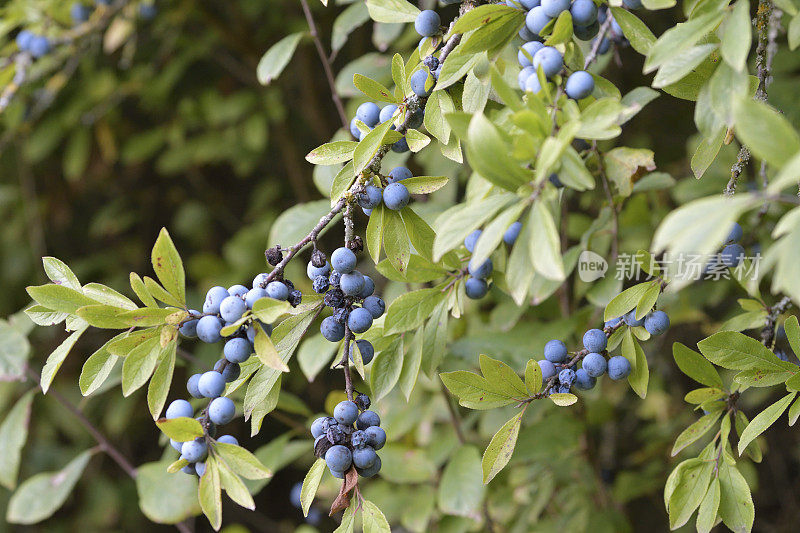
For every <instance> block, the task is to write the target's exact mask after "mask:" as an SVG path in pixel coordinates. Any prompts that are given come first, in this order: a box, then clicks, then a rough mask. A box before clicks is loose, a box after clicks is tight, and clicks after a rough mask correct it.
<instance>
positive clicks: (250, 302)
mask: <svg viewBox="0 0 800 533" xmlns="http://www.w3.org/2000/svg"><path fill="white" fill-rule="evenodd" d="M266 297H267V290H266V289H262V288H261V287H256V288H254V289H250V290H249V291H247V294H246V295H245V297H244V303H245V304H247V307H248V309H252V308H253V306H254V305H255V303H256V302H257V301H258V300H260V299H261V298H266Z"/></svg>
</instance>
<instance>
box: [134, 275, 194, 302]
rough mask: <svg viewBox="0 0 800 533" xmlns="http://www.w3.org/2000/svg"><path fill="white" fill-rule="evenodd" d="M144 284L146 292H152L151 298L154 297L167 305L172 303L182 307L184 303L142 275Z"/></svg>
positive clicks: (151, 279)
mask: <svg viewBox="0 0 800 533" xmlns="http://www.w3.org/2000/svg"><path fill="white" fill-rule="evenodd" d="M144 286H145V288H146V289H147V292H149V293H150V294H152V295H153V298H155V299H156V300H159V301H161V302H164V303H165V304H167V305H172V306H174V307H183V306H184V305H185V304H184V303H182V302H181V301H180V300H178V299H177V298H176V297H175V296H173V295H172V294H170V293H169V292H168V291H167V290H166V289H165V288H164V287H162V286H161V285H159V284H158V282H156V281H155V280H154V279H153V278H151V277H149V276H145V277H144Z"/></svg>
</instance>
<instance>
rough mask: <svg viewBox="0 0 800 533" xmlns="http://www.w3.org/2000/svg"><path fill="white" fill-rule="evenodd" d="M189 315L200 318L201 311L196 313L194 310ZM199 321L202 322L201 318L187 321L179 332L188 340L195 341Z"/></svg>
mask: <svg viewBox="0 0 800 533" xmlns="http://www.w3.org/2000/svg"><path fill="white" fill-rule="evenodd" d="M189 315H190V316H200V311H195V310H194V309H191V310H190V311H189ZM199 320H200V319H199V318H195V319H192V320H187V321H186V322H184V323H183V325H182V326H181V327H180V329H179V330H178V331H179V332H180V334H181V335H183V336H184V337H186V338H187V339H193V338H195V337H197V322H198V321H199Z"/></svg>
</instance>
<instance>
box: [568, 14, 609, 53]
mask: <svg viewBox="0 0 800 533" xmlns="http://www.w3.org/2000/svg"><path fill="white" fill-rule="evenodd" d="M592 3H594V2H592ZM572 31H573V32H574V33H575V37H577V38H578V39H580V40H581V41H590V40H592V39H594V38H595V37H596V36H597V34H598V33H600V23H599V22H597V21H594V22H592V23H591V24H589V25H588V26H577V25H576V26H575V27H573V29H572ZM604 41H605V42H608V41H607V40H605V39H604ZM601 48H602V47H601ZM607 51H608V46H607V47H606V52H607ZM598 52H600V54H604V53H605V52H602V51H599V50H598Z"/></svg>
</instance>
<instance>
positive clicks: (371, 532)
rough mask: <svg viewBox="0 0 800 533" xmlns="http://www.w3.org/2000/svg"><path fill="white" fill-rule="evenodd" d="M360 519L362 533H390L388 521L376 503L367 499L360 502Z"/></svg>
mask: <svg viewBox="0 0 800 533" xmlns="http://www.w3.org/2000/svg"><path fill="white" fill-rule="evenodd" d="M361 521H362V523H363V528H364V529H363V531H364V533H390V532H391V528H390V527H389V522H388V521H387V520H386V517H385V516H384V515H383V512H382V511H381V510H380V509H379V508H378V506H377V505H375V504H374V503H372V502H371V501H369V500H364V501H363V502H361Z"/></svg>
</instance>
